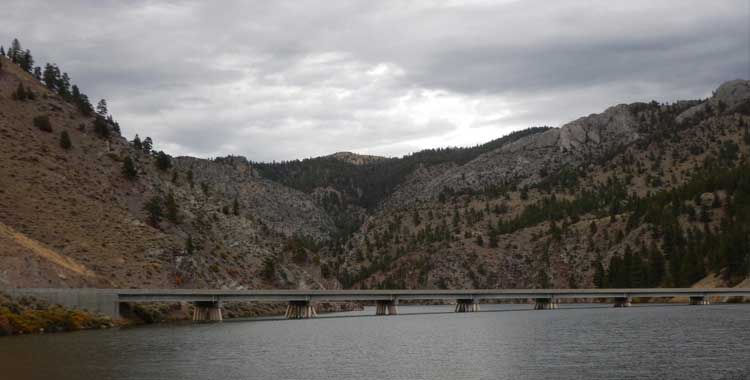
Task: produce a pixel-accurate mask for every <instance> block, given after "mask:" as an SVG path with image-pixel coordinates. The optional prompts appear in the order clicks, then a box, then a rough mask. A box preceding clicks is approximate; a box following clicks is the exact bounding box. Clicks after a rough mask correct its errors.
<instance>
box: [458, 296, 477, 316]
mask: <svg viewBox="0 0 750 380" xmlns="http://www.w3.org/2000/svg"><path fill="white" fill-rule="evenodd" d="M455 311H456V313H473V312H477V311H479V300H475V299H458V300H456V310H455Z"/></svg>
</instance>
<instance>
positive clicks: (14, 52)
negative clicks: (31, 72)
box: [8, 38, 23, 63]
mask: <svg viewBox="0 0 750 380" xmlns="http://www.w3.org/2000/svg"><path fill="white" fill-rule="evenodd" d="M21 55H23V49H22V48H21V43H20V42H19V41H18V38H14V39H13V42H11V44H10V49H8V58H10V61H11V62H13V63H19V62H20V59H21Z"/></svg>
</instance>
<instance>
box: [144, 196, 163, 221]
mask: <svg viewBox="0 0 750 380" xmlns="http://www.w3.org/2000/svg"><path fill="white" fill-rule="evenodd" d="M162 203H163V201H162V199H161V197H160V196H158V195H154V196H153V197H151V199H149V200H148V201H147V202H146V204H144V205H143V210H144V211H146V214H147V215H148V221H149V223H151V225H152V226H154V227H158V226H159V222H161V218H162V217H163V216H164V215H163V214H162V213H163V211H162Z"/></svg>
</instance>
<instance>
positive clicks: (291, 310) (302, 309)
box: [284, 301, 318, 319]
mask: <svg viewBox="0 0 750 380" xmlns="http://www.w3.org/2000/svg"><path fill="white" fill-rule="evenodd" d="M317 316H318V313H317V312H316V311H315V306H313V304H312V302H310V301H289V304H288V305H287V306H286V314H285V315H284V317H285V318H286V319H307V318H315V317H317Z"/></svg>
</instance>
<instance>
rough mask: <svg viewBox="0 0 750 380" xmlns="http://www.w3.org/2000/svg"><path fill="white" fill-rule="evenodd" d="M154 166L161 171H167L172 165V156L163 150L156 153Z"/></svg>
mask: <svg viewBox="0 0 750 380" xmlns="http://www.w3.org/2000/svg"><path fill="white" fill-rule="evenodd" d="M156 167H157V168H158V169H159V170H161V171H167V170H169V168H171V167H172V158H171V157H169V155H168V154H166V153H164V152H163V151H159V153H157V154H156Z"/></svg>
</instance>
